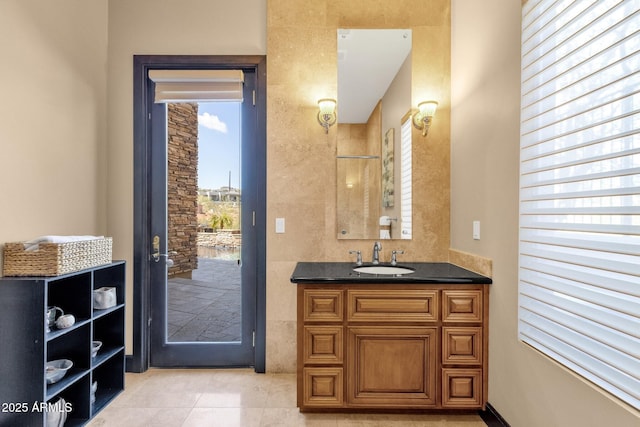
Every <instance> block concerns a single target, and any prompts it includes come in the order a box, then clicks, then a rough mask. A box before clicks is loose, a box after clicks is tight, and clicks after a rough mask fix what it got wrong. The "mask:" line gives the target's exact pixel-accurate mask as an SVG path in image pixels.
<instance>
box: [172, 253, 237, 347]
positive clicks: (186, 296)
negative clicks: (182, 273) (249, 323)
mask: <svg viewBox="0 0 640 427" xmlns="http://www.w3.org/2000/svg"><path fill="white" fill-rule="evenodd" d="M240 280H241V279H240V266H238V263H237V261H236V260H234V259H223V258H216V259H212V258H203V257H198V268H197V269H196V270H194V271H193V272H192V277H191V279H186V278H181V277H173V278H171V279H169V281H168V283H167V287H168V291H169V295H168V300H167V304H168V307H167V318H168V325H167V328H168V335H169V341H170V342H185V341H186V342H192V341H207V342H215V341H240V339H241V336H240V335H241V326H242V324H241V321H242V317H241V307H240V301H241V300H240V297H241V295H240V289H241V288H240Z"/></svg>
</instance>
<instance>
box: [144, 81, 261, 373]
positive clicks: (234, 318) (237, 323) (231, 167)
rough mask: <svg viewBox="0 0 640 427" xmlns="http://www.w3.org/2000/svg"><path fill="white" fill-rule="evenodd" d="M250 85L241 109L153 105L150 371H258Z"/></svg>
mask: <svg viewBox="0 0 640 427" xmlns="http://www.w3.org/2000/svg"><path fill="white" fill-rule="evenodd" d="M252 77H253V76H252V74H251V73H249V74H247V75H246V77H245V82H244V86H243V88H242V92H243V101H224V102H223V101H197V102H194V101H189V102H166V103H165V102H163V103H157V102H154V103H153V106H151V107H150V109H151V111H152V114H151V122H152V123H151V133H152V136H151V138H152V146H151V156H150V159H151V180H150V181H151V184H150V186H151V200H152V202H151V213H150V218H151V232H152V236H151V241H152V251H151V256H150V257H149V263H150V276H151V286H150V293H151V295H150V301H151V307H150V313H151V323H150V354H149V360H150V365H151V366H156V367H196V366H198V367H205V366H251V365H253V363H254V334H255V319H256V313H255V307H256V303H255V301H256V287H257V281H256V255H255V253H256V239H255V230H254V228H255V227H254V221H253V218H254V215H255V214H254V212H255V205H254V203H255V202H254V200H255V199H256V194H255V190H254V188H256V185H255V180H256V177H255V174H254V173H253V172H252V169H253V168H252V161H254V160H253V158H252V156H250V155H249V154H248V153H250V152H251V146H252V144H254V143H255V141H254V140H255V131H254V129H255V107H254V106H253V104H252V102H251V100H252V93H253V90H254V89H253V88H254V87H255V83H254V79H253V78H252Z"/></svg>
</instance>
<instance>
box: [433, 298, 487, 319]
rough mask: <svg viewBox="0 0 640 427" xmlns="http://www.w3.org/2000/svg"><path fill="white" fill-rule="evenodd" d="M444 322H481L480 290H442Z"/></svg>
mask: <svg viewBox="0 0 640 427" xmlns="http://www.w3.org/2000/svg"><path fill="white" fill-rule="evenodd" d="M442 320H443V321H444V322H461V323H464V322H467V323H478V322H482V291H480V290H477V291H474V290H469V291H455V290H453V291H452V290H444V291H442Z"/></svg>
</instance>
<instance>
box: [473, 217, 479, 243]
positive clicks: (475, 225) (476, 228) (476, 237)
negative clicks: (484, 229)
mask: <svg viewBox="0 0 640 427" xmlns="http://www.w3.org/2000/svg"><path fill="white" fill-rule="evenodd" d="M473 240H480V221H473Z"/></svg>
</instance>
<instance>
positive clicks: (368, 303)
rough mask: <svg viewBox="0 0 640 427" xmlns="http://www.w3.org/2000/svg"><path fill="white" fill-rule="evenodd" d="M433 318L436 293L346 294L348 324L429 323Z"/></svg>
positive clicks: (436, 310)
mask: <svg viewBox="0 0 640 427" xmlns="http://www.w3.org/2000/svg"><path fill="white" fill-rule="evenodd" d="M437 317H438V291H433V290H403V291H402V292H398V291H397V290H381V289H379V290H373V289H369V290H348V291H347V320H348V321H349V322H431V321H436V320H437Z"/></svg>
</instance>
